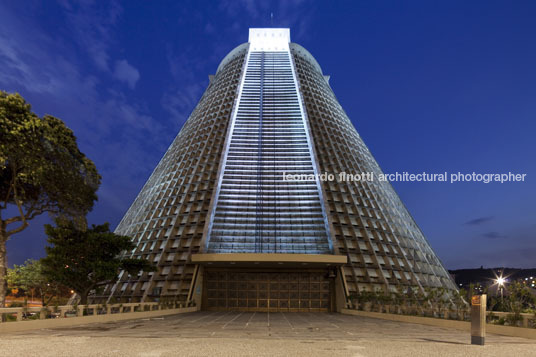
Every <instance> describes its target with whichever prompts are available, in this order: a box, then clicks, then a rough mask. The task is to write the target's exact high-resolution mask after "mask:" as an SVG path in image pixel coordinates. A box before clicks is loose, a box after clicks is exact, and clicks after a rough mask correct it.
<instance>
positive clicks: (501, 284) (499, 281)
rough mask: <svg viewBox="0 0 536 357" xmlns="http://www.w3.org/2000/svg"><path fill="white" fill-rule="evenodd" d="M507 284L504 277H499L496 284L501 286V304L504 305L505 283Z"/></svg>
mask: <svg viewBox="0 0 536 357" xmlns="http://www.w3.org/2000/svg"><path fill="white" fill-rule="evenodd" d="M505 282H506V279H505V278H503V277H502V276H499V277H498V278H497V279H496V280H495V284H497V285H499V289H501V303H503V300H504V297H503V288H504V283H505Z"/></svg>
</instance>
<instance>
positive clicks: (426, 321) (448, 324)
mask: <svg viewBox="0 0 536 357" xmlns="http://www.w3.org/2000/svg"><path fill="white" fill-rule="evenodd" d="M341 313H342V314H345V315H355V316H364V317H372V318H375V319H383V320H390V321H400V322H408V323H412V324H421V325H429V326H437V327H444V328H454V329H457V330H462V331H467V336H469V334H470V331H471V323H470V322H467V321H456V320H446V319H436V318H432V317H421V316H411V315H395V314H385V313H380V312H368V311H359V310H350V309H342V310H341ZM486 332H487V333H494V334H497V335H505V336H514V337H523V338H530V339H536V329H532V328H524V327H512V326H502V325H494V324H486Z"/></svg>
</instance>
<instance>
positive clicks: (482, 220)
mask: <svg viewBox="0 0 536 357" xmlns="http://www.w3.org/2000/svg"><path fill="white" fill-rule="evenodd" d="M494 218H495V217H493V216H486V217H478V218H475V219H472V220H470V221H467V222H465V223H464V224H465V225H467V226H478V225H480V224H483V223H486V222H489V221H491V220H493V219H494Z"/></svg>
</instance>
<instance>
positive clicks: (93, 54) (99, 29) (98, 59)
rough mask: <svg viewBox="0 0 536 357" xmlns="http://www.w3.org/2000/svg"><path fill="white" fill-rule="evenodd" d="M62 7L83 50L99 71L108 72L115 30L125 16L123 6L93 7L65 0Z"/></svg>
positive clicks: (103, 3)
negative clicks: (110, 49)
mask: <svg viewBox="0 0 536 357" xmlns="http://www.w3.org/2000/svg"><path fill="white" fill-rule="evenodd" d="M60 3H61V5H62V7H63V9H64V12H65V15H66V18H67V21H68V23H69V25H70V26H69V28H70V29H72V30H73V34H74V36H75V37H76V39H77V41H78V42H79V43H80V45H81V47H82V48H83V49H84V50H85V51H86V52H87V53H88V54H89V56H90V58H91V59H92V60H93V62H94V63H95V65H96V66H97V67H98V68H99V69H100V70H103V71H109V64H108V62H109V59H110V55H109V54H108V50H109V48H110V46H111V45H112V44H113V38H112V35H111V34H112V33H113V28H114V26H115V24H116V22H117V19H118V18H119V17H120V15H121V13H122V12H123V9H122V8H121V5H120V4H119V3H118V2H117V1H106V2H100V3H93V2H92V1H69V0H64V1H61V2H60Z"/></svg>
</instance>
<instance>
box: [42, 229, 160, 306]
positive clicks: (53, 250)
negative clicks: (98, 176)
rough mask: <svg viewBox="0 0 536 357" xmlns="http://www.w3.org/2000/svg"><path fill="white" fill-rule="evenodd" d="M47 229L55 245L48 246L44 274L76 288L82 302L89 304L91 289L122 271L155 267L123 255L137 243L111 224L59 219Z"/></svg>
mask: <svg viewBox="0 0 536 357" xmlns="http://www.w3.org/2000/svg"><path fill="white" fill-rule="evenodd" d="M45 232H46V234H47V235H48V237H49V239H48V242H49V243H50V244H51V245H52V246H50V247H46V248H45V249H46V252H47V256H46V257H45V258H43V259H42V262H43V273H44V275H45V276H46V277H47V278H48V279H50V280H51V281H54V282H57V283H60V284H62V285H65V286H67V287H69V288H71V289H73V290H74V291H75V292H76V293H77V294H78V295H80V303H81V304H87V297H88V294H89V293H90V292H91V290H94V289H97V288H99V287H101V286H103V285H106V284H110V283H113V282H115V281H116V280H117V278H118V275H119V272H120V271H121V270H125V271H127V272H128V273H129V274H131V275H136V274H138V273H139V272H140V271H154V270H155V268H154V267H153V266H152V265H151V264H150V263H149V262H148V261H147V260H145V259H135V258H125V257H123V256H122V255H121V253H122V252H125V251H131V250H132V249H133V248H134V247H135V245H134V244H133V243H132V242H131V240H130V238H129V237H126V236H121V235H117V234H115V233H113V232H110V229H109V225H108V223H105V224H102V225H93V226H92V227H91V228H89V229H86V230H82V229H79V228H78V227H77V226H76V225H75V224H74V223H73V222H72V221H70V220H64V219H57V220H56V227H53V226H51V225H48V224H47V225H45Z"/></svg>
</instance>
